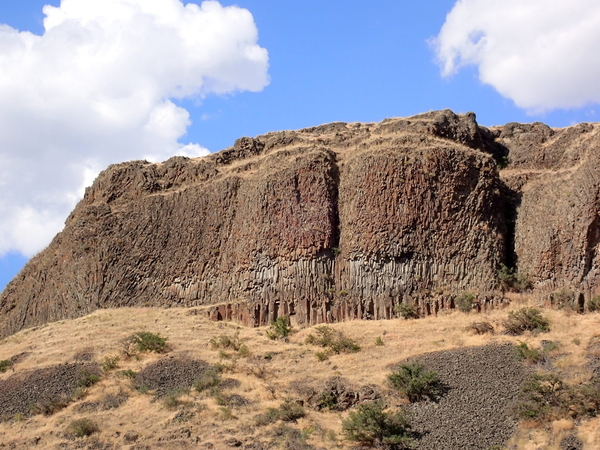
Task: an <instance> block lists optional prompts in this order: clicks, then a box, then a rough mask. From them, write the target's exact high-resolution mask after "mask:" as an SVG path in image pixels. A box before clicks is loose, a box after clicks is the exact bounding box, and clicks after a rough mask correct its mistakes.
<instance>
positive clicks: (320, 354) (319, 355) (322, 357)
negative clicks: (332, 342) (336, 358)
mask: <svg viewBox="0 0 600 450" xmlns="http://www.w3.org/2000/svg"><path fill="white" fill-rule="evenodd" d="M315 356H316V357H317V359H318V360H319V361H321V362H323V361H327V360H328V359H329V354H328V353H327V352H316V353H315Z"/></svg>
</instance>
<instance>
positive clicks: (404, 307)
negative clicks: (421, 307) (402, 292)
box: [394, 303, 419, 320]
mask: <svg viewBox="0 0 600 450" xmlns="http://www.w3.org/2000/svg"><path fill="white" fill-rule="evenodd" d="M394 311H395V312H396V314H399V315H400V316H401V317H402V318H404V319H407V320H408V319H418V318H419V313H418V312H417V309H416V308H415V306H414V305H409V304H407V303H399V304H397V305H396V306H395V307H394Z"/></svg>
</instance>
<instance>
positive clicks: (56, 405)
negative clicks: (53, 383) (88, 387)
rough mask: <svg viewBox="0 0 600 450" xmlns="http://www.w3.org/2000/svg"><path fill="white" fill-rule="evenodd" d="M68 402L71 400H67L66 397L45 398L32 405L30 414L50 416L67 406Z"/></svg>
mask: <svg viewBox="0 0 600 450" xmlns="http://www.w3.org/2000/svg"><path fill="white" fill-rule="evenodd" d="M70 401H71V398H69V397H68V396H66V395H62V396H58V397H47V398H44V399H42V400H40V401H38V402H37V403H36V404H35V405H32V407H31V412H32V413H33V414H43V415H45V416H51V415H52V414H54V413H56V412H58V411H60V410H61V409H64V408H66V407H67V406H69V403H70Z"/></svg>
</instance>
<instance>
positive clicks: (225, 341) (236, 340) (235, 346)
mask: <svg viewBox="0 0 600 450" xmlns="http://www.w3.org/2000/svg"><path fill="white" fill-rule="evenodd" d="M239 335H240V333H239V332H237V333H235V335H233V336H227V335H226V334H221V335H219V336H217V337H214V338H212V339H211V340H210V341H209V344H210V347H211V348H212V349H213V350H218V349H230V350H235V351H236V352H237V351H238V350H239V349H240V348H241V346H242V345H243V344H242V343H241V342H240V337H239Z"/></svg>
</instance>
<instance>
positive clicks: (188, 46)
mask: <svg viewBox="0 0 600 450" xmlns="http://www.w3.org/2000/svg"><path fill="white" fill-rule="evenodd" d="M43 11H44V14H45V15H46V18H45V20H44V28H45V31H44V33H43V35H41V36H37V35H34V34H32V33H29V32H19V31H17V30H15V29H13V28H11V27H10V26H8V25H0V256H1V255H4V254H6V253H7V252H9V251H19V252H21V253H23V254H25V255H31V254H33V253H35V252H37V251H39V250H41V248H43V247H44V246H45V245H47V243H48V242H49V241H50V239H51V238H52V237H53V236H54V235H55V234H56V232H57V231H59V230H60V229H61V228H62V224H63V222H64V219H65V218H66V216H67V215H68V213H69V212H70V211H71V209H72V208H73V206H74V205H75V203H76V202H77V200H78V199H79V198H80V196H81V194H82V192H83V188H84V187H85V186H86V185H89V184H90V182H91V180H93V178H94V177H95V176H96V175H97V173H98V172H99V171H100V170H101V169H103V168H104V167H106V166H107V165H108V164H110V163H113V162H119V161H125V160H131V159H140V158H148V159H152V160H155V161H156V160H164V159H166V158H169V157H170V156H172V155H175V154H183V155H187V156H201V155H205V154H207V153H208V151H207V150H206V149H204V148H203V147H201V146H200V145H198V144H194V143H181V142H180V139H181V138H182V137H183V136H184V135H185V133H186V131H187V128H188V126H189V125H190V123H191V120H190V115H189V113H188V111H186V110H185V109H183V108H181V107H179V106H177V105H176V104H175V103H174V102H173V101H172V100H177V99H182V98H186V97H195V98H203V97H204V96H206V95H209V94H211V93H212V94H224V93H235V92H238V91H244V90H247V91H260V90H261V89H263V88H264V87H265V86H266V85H267V84H268V82H269V79H268V75H267V69H268V55H267V51H266V50H265V49H263V48H261V47H260V46H258V44H257V40H258V33H257V29H256V26H255V24H254V20H253V17H252V15H251V14H250V12H248V11H247V10H245V9H242V8H239V7H235V6H232V7H223V6H222V5H221V4H220V3H218V2H216V1H205V2H203V3H202V4H201V5H198V4H194V3H188V4H186V5H184V4H183V3H182V2H181V1H180V0H62V2H61V4H60V6H59V7H52V6H45V7H44V10H43Z"/></svg>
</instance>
